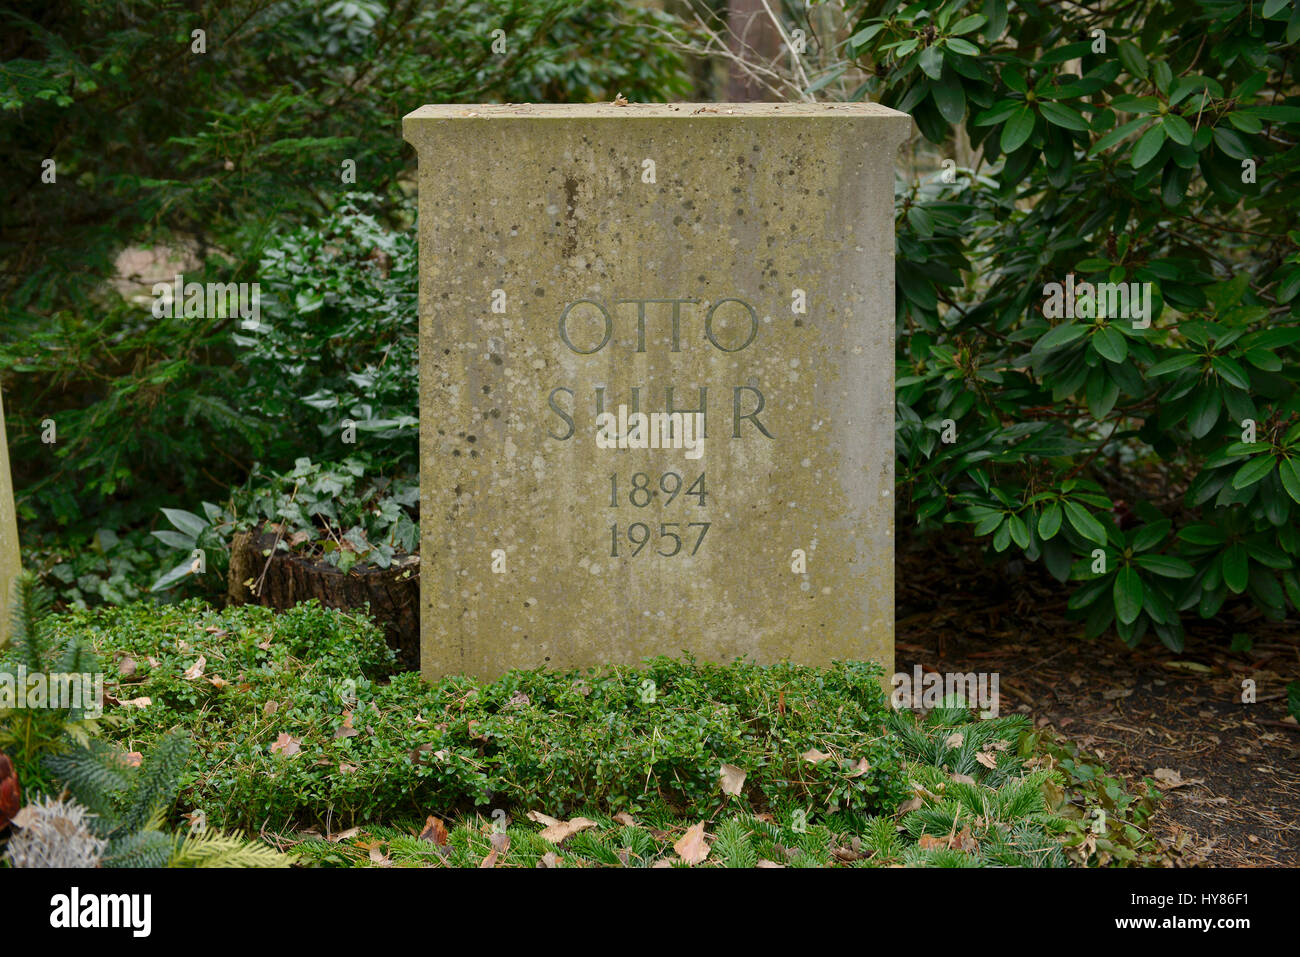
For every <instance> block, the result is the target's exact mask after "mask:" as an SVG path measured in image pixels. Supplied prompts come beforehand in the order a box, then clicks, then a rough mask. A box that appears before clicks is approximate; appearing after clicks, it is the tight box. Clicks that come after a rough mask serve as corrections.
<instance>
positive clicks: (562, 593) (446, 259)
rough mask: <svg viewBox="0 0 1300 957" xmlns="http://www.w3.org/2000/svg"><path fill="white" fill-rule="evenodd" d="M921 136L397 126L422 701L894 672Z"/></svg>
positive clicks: (484, 119) (429, 113)
mask: <svg viewBox="0 0 1300 957" xmlns="http://www.w3.org/2000/svg"><path fill="white" fill-rule="evenodd" d="M910 123H911V121H910V119H909V118H908V117H907V116H906V115H904V114H902V113H898V112H895V111H893V110H889V109H885V108H883V107H880V106H875V105H867V104H834V105H813V104H757V103H755V104H736V105H729V104H709V105H699V104H679V105H667V106H662V105H637V104H633V105H613V104H611V105H583V106H492V105H489V106H461V105H454V106H426V107H423V108H421V109H418V110H416V111H415V112H413V113H411V114H409V115H408V116H406V117H405V120H404V135H405V138H406V139H407V140H408V141H409V142H410V143H412V144H413V145H414V146H415V148H416V150H417V152H418V154H419V205H420V210H419V212H420V218H419V230H420V234H419V235H420V294H419V304H420V462H421V499H420V519H421V537H422V538H421V598H420V602H421V670H422V672H423V674H424V675H425V677H426V678H430V679H432V678H435V677H437V676H440V675H443V674H449V673H468V674H474V675H479V676H482V677H493V676H496V675H498V674H500V673H502V672H503V671H506V670H508V669H510V668H532V667H542V666H545V667H552V668H567V667H579V666H591V665H604V664H635V663H638V662H639V661H641V660H642V659H643V658H644V657H646V656H649V655H654V654H668V655H680V654H682V653H683V652H689V653H692V654H694V655H696V656H697V657H698V658H701V659H705V660H712V661H728V660H731V659H733V658H735V657H738V656H745V657H748V658H750V659H751V660H755V661H758V662H760V663H770V662H775V661H778V660H782V659H788V660H791V661H794V662H798V663H806V664H825V663H827V662H829V661H831V660H832V659H869V660H874V661H877V662H880V663H881V664H883V665H884V666H885V668H886V670H887V671H892V670H893V586H894V577H893V576H894V564H893V562H894V559H893V514H894V507H893V497H892V494H893V484H894V479H893V475H894V444H893V433H894V392H893V378H894V347H893V341H894V237H893V221H894V220H893V215H894V214H893V209H894V204H893V195H894V159H895V155H896V151H897V149H898V147H899V145H900V144H901V143H902V141H903V140H904V139H905V137H906V136H907V135H908V132H909V130H910ZM673 413H676V415H673Z"/></svg>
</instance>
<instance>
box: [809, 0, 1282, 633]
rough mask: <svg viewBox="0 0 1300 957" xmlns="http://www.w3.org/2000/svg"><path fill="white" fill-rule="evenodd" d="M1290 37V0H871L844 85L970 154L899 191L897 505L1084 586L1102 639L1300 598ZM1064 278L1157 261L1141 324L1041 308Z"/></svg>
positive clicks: (1146, 276)
mask: <svg viewBox="0 0 1300 957" xmlns="http://www.w3.org/2000/svg"><path fill="white" fill-rule="evenodd" d="M1099 31H1100V32H1099ZM1102 33H1104V37H1102V36H1101V34H1102ZM1298 38H1300V7H1297V6H1296V5H1295V4H1293V3H1290V2H1280V3H1279V2H1276V0H1274V2H1268V3H1263V4H1248V3H1223V2H1217V0H1209V2H1183V0H1180V2H1176V3H1174V2H1170V3H1145V4H1136V5H1134V4H1102V5H1097V6H1092V7H1088V8H1080V7H1075V6H1062V5H1057V4H1018V5H1015V6H1014V7H1012V6H1010V5H1008V4H1007V3H1005V2H1004V0H989V2H985V3H961V2H951V0H950V2H945V3H942V4H939V5H934V4H926V5H921V4H915V5H904V4H900V3H883V4H880V3H872V4H865V5H861V6H859V7H858V8H857V21H856V23H855V25H854V32H853V34H852V36H851V37H850V38H849V39H848V41H847V44H846V46H847V53H848V54H849V55H851V56H852V57H853V58H854V59H855V62H856V63H857V64H859V65H861V66H864V67H865V68H866V69H867V70H868V71H870V73H871V76H870V78H869V79H867V80H866V81H865V82H864V83H863V85H862V86H861V87H860V88H859V89H858V90H856V91H854V94H851V95H856V96H870V97H871V98H873V99H875V98H878V99H879V100H880V101H881V102H883V103H885V104H887V105H890V106H894V107H897V108H898V109H901V110H905V111H907V112H910V113H911V114H912V115H913V116H914V118H915V120H916V124H917V127H918V129H919V130H920V132H921V133H922V134H923V135H924V136H925V137H926V139H928V140H929V141H930V142H932V143H933V144H935V145H936V147H937V148H938V149H937V151H936V152H937V154H938V156H939V157H945V156H951V155H952V153H953V152H954V147H955V145H956V144H958V143H963V145H964V142H968V143H969V145H970V147H971V148H973V149H974V150H976V151H978V152H977V154H975V155H977V157H978V158H977V160H976V161H975V163H974V164H973V166H972V167H968V168H964V169H958V170H955V172H956V176H955V177H953V179H954V182H952V183H946V182H944V181H943V177H942V176H941V175H934V176H928V177H922V178H918V179H917V180H916V181H914V182H912V183H905V184H904V185H903V187H902V189H901V192H900V195H899V202H898V220H897V231H898V233H897V234H898V266H897V280H898V293H899V294H898V299H897V304H898V323H899V336H898V342H899V356H898V426H899V428H898V440H899V442H898V444H899V473H898V474H899V481H900V484H901V486H902V487H903V490H904V491H905V492H906V499H905V500H906V501H907V502H908V503H909V505H908V508H909V510H910V511H911V512H912V513H913V515H914V516H915V518H916V520H917V521H918V522H919V523H920V524H921V525H922V526H923V527H924V528H930V529H933V528H937V527H939V526H941V525H942V524H944V523H953V522H957V523H964V524H965V525H967V526H969V527H970V529H971V531H972V533H973V534H974V535H975V536H976V537H977V538H979V539H980V540H981V541H983V542H985V543H987V545H988V547H989V548H990V549H991V550H992V551H993V552H1009V551H1012V550H1014V551H1018V552H1020V553H1022V554H1023V555H1024V556H1025V557H1026V558H1029V559H1031V560H1035V561H1037V560H1042V561H1043V562H1044V563H1045V564H1046V566H1047V568H1048V569H1049V570H1050V571H1051V573H1052V574H1053V575H1055V576H1056V577H1057V578H1058V579H1060V580H1062V581H1071V582H1072V583H1074V584H1073V591H1072V594H1071V597H1070V600H1069V605H1070V609H1071V612H1072V614H1074V615H1075V616H1076V617H1078V618H1080V619H1082V620H1084V621H1085V622H1086V631H1087V633H1088V634H1090V635H1097V634H1099V633H1101V632H1103V631H1105V630H1107V629H1108V628H1110V627H1112V626H1113V627H1114V628H1116V629H1117V630H1118V632H1119V634H1120V635H1121V636H1122V637H1123V638H1124V639H1125V640H1127V641H1129V642H1131V643H1135V642H1137V641H1138V640H1139V639H1140V638H1141V637H1142V636H1143V634H1144V633H1145V632H1147V631H1148V630H1152V631H1154V632H1155V633H1156V634H1157V635H1158V636H1159V637H1160V639H1161V640H1162V641H1163V642H1164V643H1165V644H1166V645H1168V646H1169V647H1170V648H1173V649H1175V650H1177V649H1180V648H1181V647H1182V642H1183V619H1184V617H1185V616H1187V615H1193V616H1195V615H1199V616H1203V617H1209V616H1213V615H1215V614H1217V613H1218V612H1219V611H1220V609H1222V608H1223V607H1224V605H1225V603H1226V602H1228V601H1230V600H1232V599H1234V598H1235V596H1243V597H1244V598H1246V599H1249V600H1250V601H1252V602H1254V604H1256V605H1257V606H1258V607H1260V608H1261V609H1263V610H1265V611H1266V612H1267V613H1268V614H1269V615H1270V616H1272V617H1276V618H1281V617H1282V616H1283V615H1284V614H1285V613H1286V611H1287V607H1288V604H1289V605H1290V608H1291V609H1292V610H1294V609H1296V608H1297V607H1300V579H1297V567H1298V564H1297V563H1298V559H1300V522H1297V520H1296V518H1297V515H1300V390H1298V389H1297V384H1298V383H1300V361H1298V360H1300V347H1298V345H1297V344H1300V323H1298V322H1297V319H1298V318H1300V297H1298V294H1300V254H1298V253H1297V245H1298V243H1300V232H1297V231H1296V218H1295V210H1296V200H1295V190H1296V187H1297V176H1296V170H1297V163H1298V162H1300V151H1298V150H1297V148H1296V146H1297V136H1298V135H1300V97H1298V96H1297V94H1298V93H1300V89H1297V74H1296V69H1297V60H1296V57H1295V47H1294V43H1295V41H1296V40H1297V39H1298ZM845 67H846V64H840V65H839V66H838V67H832V68H831V70H832V71H834V70H842V69H844V68H845ZM830 75H832V73H828V74H826V76H830ZM822 79H823V80H824V79H825V77H823V78H822ZM963 152H965V153H966V155H971V154H970V151H969V150H964V149H963ZM1068 274H1073V275H1074V279H1075V281H1077V282H1080V283H1082V282H1084V281H1088V282H1092V283H1096V282H1105V281H1109V282H1139V283H1150V284H1151V287H1152V290H1153V293H1154V304H1155V308H1154V310H1153V312H1154V315H1153V316H1152V322H1151V326H1150V328H1145V329H1144V328H1137V327H1135V325H1134V323H1133V322H1132V321H1131V320H1128V319H1118V318H1094V319H1075V320H1067V319H1060V318H1056V319H1048V318H1046V317H1045V316H1044V314H1043V313H1044V305H1045V295H1044V294H1045V292H1046V290H1045V289H1044V286H1045V285H1046V284H1048V283H1053V282H1056V283H1062V284H1063V283H1065V282H1066V281H1067V275H1068ZM945 420H952V423H953V424H954V425H955V441H953V442H951V443H946V442H944V441H943V440H942V438H941V434H940V433H941V430H942V428H943V425H944V422H945ZM1252 422H1253V423H1254V428H1253V431H1252V430H1251V429H1250V423H1252ZM1244 439H1249V440H1250V441H1245V440H1244ZM1098 549H1100V550H1101V553H1102V554H1104V562H1102V561H1100V560H1099V557H1098V552H1097V551H1096V550H1098Z"/></svg>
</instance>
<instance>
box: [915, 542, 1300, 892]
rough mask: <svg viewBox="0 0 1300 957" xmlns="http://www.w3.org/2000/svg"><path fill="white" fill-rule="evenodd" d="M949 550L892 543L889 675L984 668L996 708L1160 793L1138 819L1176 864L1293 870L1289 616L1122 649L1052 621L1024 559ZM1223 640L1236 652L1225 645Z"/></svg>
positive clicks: (1212, 625)
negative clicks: (893, 639) (893, 629)
mask: <svg viewBox="0 0 1300 957" xmlns="http://www.w3.org/2000/svg"><path fill="white" fill-rule="evenodd" d="M949 547H951V548H952V550H951V551H941V550H940V548H941V546H936V545H930V546H905V545H903V543H901V542H900V548H899V556H898V557H899V564H898V579H897V596H898V601H897V652H896V664H897V668H898V670H899V671H904V672H910V671H911V670H912V668H913V666H914V665H917V664H919V665H921V666H922V668H923V669H925V670H934V671H938V672H954V671H955V672H972V671H974V672H996V673H999V674H1000V678H999V686H1000V689H999V690H1000V692H1001V711H1002V713H1004V714H1005V713H1009V712H1011V711H1020V712H1022V713H1025V714H1028V715H1030V716H1031V717H1032V718H1033V720H1034V721H1035V724H1036V725H1037V726H1039V727H1043V726H1050V727H1052V728H1055V729H1056V730H1058V731H1060V732H1061V733H1062V734H1063V735H1065V736H1067V737H1069V738H1071V739H1073V740H1074V741H1076V742H1078V743H1079V744H1080V745H1081V746H1083V747H1086V748H1088V749H1089V750H1091V751H1092V752H1094V753H1096V754H1097V755H1098V756H1100V757H1101V758H1102V759H1103V760H1105V761H1106V762H1107V763H1108V764H1109V765H1110V767H1111V770H1112V772H1114V773H1116V774H1118V775H1120V776H1122V777H1124V778H1125V779H1126V780H1128V781H1129V783H1130V784H1136V783H1137V782H1139V781H1140V780H1141V779H1142V778H1143V777H1148V778H1152V779H1153V781H1154V782H1155V784H1156V786H1157V787H1159V788H1160V790H1161V791H1162V792H1163V793H1164V795H1165V799H1164V801H1163V802H1162V804H1161V807H1160V809H1159V811H1158V812H1157V814H1156V817H1155V818H1154V822H1153V824H1152V827H1153V830H1154V832H1155V835H1156V836H1157V837H1158V838H1159V839H1160V840H1161V841H1162V842H1164V843H1165V844H1166V845H1167V846H1168V847H1169V849H1170V854H1171V857H1172V859H1173V860H1175V861H1177V862H1178V863H1183V864H1189V865H1204V866H1214V867H1248V866H1263V867H1276V866H1286V867H1300V725H1297V724H1296V722H1295V719H1294V718H1291V717H1289V716H1288V715H1287V708H1286V685H1287V683H1288V682H1290V681H1295V680H1297V679H1300V623H1297V621H1296V620H1295V619H1294V618H1292V619H1289V620H1288V621H1286V622H1271V621H1268V620H1267V619H1264V618H1263V617H1262V616H1260V615H1259V614H1258V613H1257V612H1256V611H1254V609H1253V608H1251V607H1250V606H1248V605H1245V604H1242V605H1238V606H1236V607H1234V608H1227V607H1226V606H1225V608H1224V610H1223V611H1222V612H1221V614H1220V616H1219V618H1218V619H1217V620H1214V621H1206V622H1196V623H1194V624H1193V623H1191V622H1188V624H1189V626H1191V627H1189V633H1188V636H1187V643H1186V647H1185V649H1184V650H1183V651H1182V652H1179V653H1174V652H1172V651H1170V650H1169V649H1167V648H1165V647H1164V646H1163V645H1162V644H1161V643H1160V641H1159V639H1158V638H1156V637H1155V636H1154V635H1153V634H1149V635H1147V636H1146V637H1145V638H1144V639H1143V640H1142V641H1141V642H1140V643H1139V645H1138V647H1137V648H1136V649H1130V648H1128V647H1127V646H1126V645H1125V644H1124V643H1123V642H1122V641H1120V640H1119V638H1117V637H1115V636H1114V635H1109V636H1107V637H1104V638H1101V639H1098V640H1097V641H1088V640H1087V639H1085V638H1084V637H1083V625H1082V623H1081V622H1075V621H1070V620H1069V619H1067V618H1066V607H1065V602H1066V598H1067V597H1068V595H1069V591H1070V589H1069V587H1067V586H1062V585H1061V584H1059V583H1058V582H1057V581H1056V580H1055V579H1053V578H1052V577H1051V576H1049V575H1048V574H1047V573H1046V571H1045V570H1043V569H1042V567H1041V566H1040V565H1034V564H1030V563H1026V562H1024V561H1020V560H1010V561H1008V560H1003V559H999V560H997V561H996V562H995V563H986V562H985V561H984V560H983V559H982V558H981V557H980V556H979V553H978V551H974V552H972V551H968V550H964V549H962V550H958V549H957V548H956V547H953V546H951V545H950V546H949ZM963 555H966V556H971V555H974V557H962V556H963ZM1234 635H1244V636H1249V638H1250V646H1249V649H1248V650H1247V649H1244V648H1243V650H1240V651H1231V650H1229V649H1230V647H1231V646H1232V640H1233V636H1234ZM1244 644H1245V642H1244V641H1243V640H1241V639H1239V645H1241V646H1244ZM1247 679H1252V680H1253V681H1254V682H1255V696H1256V701H1255V703H1253V704H1246V703H1243V702H1242V696H1243V682H1244V681H1245V680H1247Z"/></svg>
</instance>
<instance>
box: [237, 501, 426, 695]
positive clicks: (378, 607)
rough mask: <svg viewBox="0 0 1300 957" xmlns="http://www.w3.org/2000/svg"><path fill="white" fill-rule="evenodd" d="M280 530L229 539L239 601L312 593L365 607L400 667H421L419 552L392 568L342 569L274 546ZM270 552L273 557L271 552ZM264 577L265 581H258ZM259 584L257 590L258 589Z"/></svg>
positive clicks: (267, 601)
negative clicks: (267, 553) (395, 655)
mask: <svg viewBox="0 0 1300 957" xmlns="http://www.w3.org/2000/svg"><path fill="white" fill-rule="evenodd" d="M275 539H276V536H275V532H274V531H271V530H268V529H266V528H265V527H263V528H261V529H259V530H258V531H257V532H240V533H238V534H237V535H235V537H234V539H233V540H232V541H231V543H230V573H229V575H228V577H227V579H226V588H227V595H228V597H229V599H230V603H231V604H234V605H243V604H250V603H254V604H260V605H265V606H266V607H268V608H274V609H275V610H276V611H284V610H285V609H288V608H292V607H293V606H294V605H296V604H298V603H299V602H304V601H309V600H311V599H312V598H316V599H319V600H320V603H321V604H322V605H324V606H325V607H327V608H341V609H345V610H349V611H351V610H363V609H364V608H365V605H366V603H367V602H368V603H369V604H370V616H371V617H372V618H374V620H375V621H376V622H377V623H378V624H380V625H381V626H382V627H383V629H384V638H385V639H386V640H387V641H388V645H389V647H391V648H392V649H393V650H394V651H396V652H397V660H398V664H399V666H400V667H402V668H404V669H407V670H412V671H414V670H418V669H419V667H420V558H419V556H418V555H408V556H405V557H404V558H402V559H400V560H399V561H397V562H395V563H394V564H393V565H392V566H391V567H389V568H354V569H352V571H350V572H349V573H348V574H346V575H345V574H343V573H342V572H340V571H339V570H338V569H337V568H335V567H334V566H332V565H329V564H326V563H325V562H320V561H315V560H313V559H309V558H301V557H298V556H295V555H290V554H287V553H285V552H277V551H271V550H272V549H274V548H275ZM268 551H269V552H270V556H271V557H270V563H269V564H268V562H267V555H266V554H265V553H266V552H268ZM263 570H265V575H263ZM259 579H260V583H259ZM254 589H256V591H254Z"/></svg>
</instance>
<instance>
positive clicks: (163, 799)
mask: <svg viewBox="0 0 1300 957" xmlns="http://www.w3.org/2000/svg"><path fill="white" fill-rule="evenodd" d="M189 756H190V739H189V736H188V735H185V734H183V733H179V732H177V733H174V734H169V735H168V736H167V737H165V738H163V739H162V740H161V741H159V742H158V744H157V745H156V746H155V748H154V750H153V753H152V754H150V755H149V757H148V759H147V760H146V761H145V762H144V764H142V765H141V767H140V770H139V772H138V773H137V775H136V781H135V786H134V788H132V790H131V794H130V797H129V799H128V800H127V802H126V806H125V807H124V808H123V810H122V815H121V818H120V828H121V830H122V831H123V832H130V831H135V830H138V829H139V828H142V827H144V826H145V825H146V822H147V821H148V820H149V818H150V817H152V816H153V815H154V814H156V813H159V812H160V811H165V810H166V809H167V808H169V807H171V805H172V803H173V802H174V801H175V800H176V791H177V789H178V787H179V786H180V780H181V775H182V774H183V773H184V771H185V765H186V763H187V762H188V761H189Z"/></svg>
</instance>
